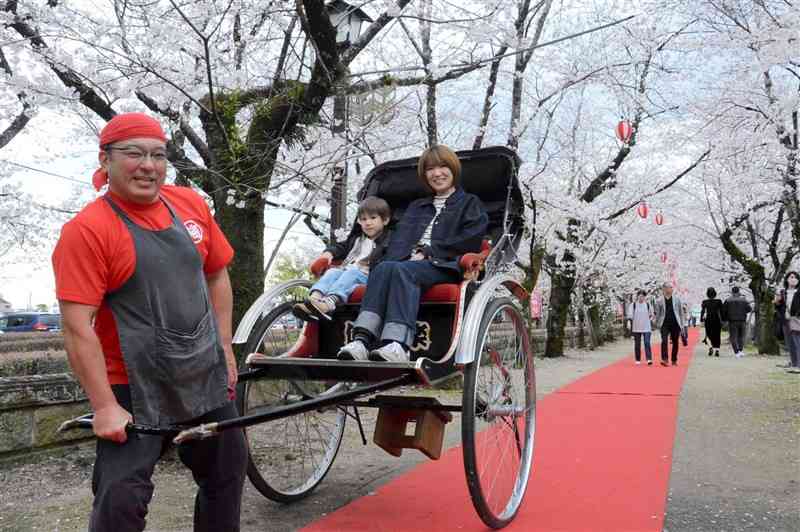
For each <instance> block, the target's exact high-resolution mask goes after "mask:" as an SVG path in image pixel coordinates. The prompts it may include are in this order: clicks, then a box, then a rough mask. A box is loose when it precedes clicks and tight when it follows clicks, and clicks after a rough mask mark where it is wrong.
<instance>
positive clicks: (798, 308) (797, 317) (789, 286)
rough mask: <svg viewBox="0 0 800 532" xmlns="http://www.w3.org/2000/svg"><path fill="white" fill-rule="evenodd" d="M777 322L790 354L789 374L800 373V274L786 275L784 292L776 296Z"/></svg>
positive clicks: (792, 272)
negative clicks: (798, 328)
mask: <svg viewBox="0 0 800 532" xmlns="http://www.w3.org/2000/svg"><path fill="white" fill-rule="evenodd" d="M775 320H776V325H778V326H779V327H780V331H781V332H782V333H783V340H784V342H785V343H786V350H787V351H788V352H789V365H788V367H789V372H791V373H800V330H797V328H796V326H797V324H798V323H799V322H800V274H798V273H797V272H795V271H791V272H789V273H787V274H786V276H785V277H784V278H783V290H781V291H780V292H778V294H777V295H776V296H775ZM791 321H794V323H795V327H793V326H792V325H791V324H790V322H791Z"/></svg>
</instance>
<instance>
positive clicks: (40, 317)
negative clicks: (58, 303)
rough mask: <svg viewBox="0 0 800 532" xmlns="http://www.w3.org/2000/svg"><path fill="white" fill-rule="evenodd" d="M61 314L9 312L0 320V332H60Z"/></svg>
mask: <svg viewBox="0 0 800 532" xmlns="http://www.w3.org/2000/svg"><path fill="white" fill-rule="evenodd" d="M60 330H61V314H46V313H41V312H9V313H7V314H6V315H5V316H3V317H2V318H0V332H7V333H9V332H30V331H60Z"/></svg>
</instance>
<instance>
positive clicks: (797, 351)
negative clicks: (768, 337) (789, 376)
mask: <svg viewBox="0 0 800 532" xmlns="http://www.w3.org/2000/svg"><path fill="white" fill-rule="evenodd" d="M783 341H784V343H785V344H786V351H787V352H788V353H789V365H790V366H792V367H793V368H800V332H794V331H790V330H789V321H788V320H787V321H784V322H783Z"/></svg>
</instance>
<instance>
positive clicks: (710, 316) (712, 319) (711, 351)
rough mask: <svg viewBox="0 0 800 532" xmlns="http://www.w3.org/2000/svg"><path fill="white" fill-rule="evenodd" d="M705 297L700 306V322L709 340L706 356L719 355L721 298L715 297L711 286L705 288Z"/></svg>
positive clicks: (714, 291)
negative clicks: (703, 325)
mask: <svg viewBox="0 0 800 532" xmlns="http://www.w3.org/2000/svg"><path fill="white" fill-rule="evenodd" d="M706 298H707V299H704V300H703V303H702V305H701V307H700V323H704V324H705V326H706V338H708V341H709V342H711V347H709V348H708V356H717V357H718V356H719V344H720V338H719V337H720V333H721V332H722V300H720V299H718V298H717V291H716V290H714V288H713V287H709V288H708V290H706Z"/></svg>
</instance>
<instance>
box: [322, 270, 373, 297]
mask: <svg viewBox="0 0 800 532" xmlns="http://www.w3.org/2000/svg"><path fill="white" fill-rule="evenodd" d="M367 277H368V276H367V274H366V273H364V272H362V271H361V270H359V269H358V268H346V269H341V268H331V269H329V270H328V271H326V272H325V273H324V274H323V275H322V277H320V278H319V281H317V282H316V283H314V286H312V287H311V291H312V292H313V291H317V292H321V293H322V294H323V295H326V296H336V297H338V298H339V300H340V301H341V302H342V303H347V298H349V297H350V294H352V293H353V290H355V289H356V286H358V285H360V284H367Z"/></svg>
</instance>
